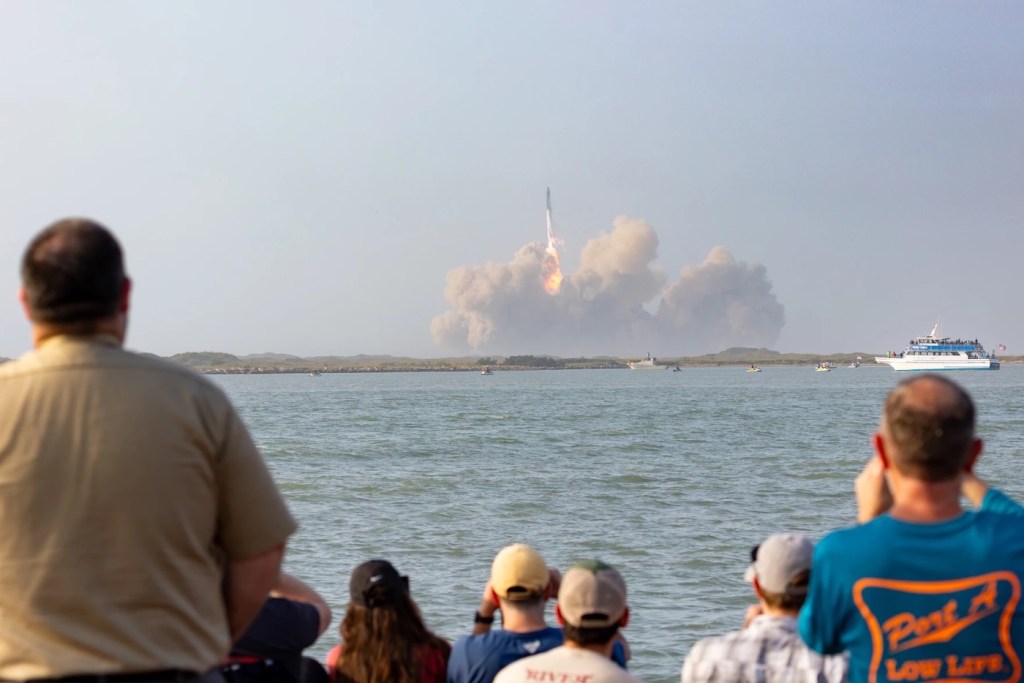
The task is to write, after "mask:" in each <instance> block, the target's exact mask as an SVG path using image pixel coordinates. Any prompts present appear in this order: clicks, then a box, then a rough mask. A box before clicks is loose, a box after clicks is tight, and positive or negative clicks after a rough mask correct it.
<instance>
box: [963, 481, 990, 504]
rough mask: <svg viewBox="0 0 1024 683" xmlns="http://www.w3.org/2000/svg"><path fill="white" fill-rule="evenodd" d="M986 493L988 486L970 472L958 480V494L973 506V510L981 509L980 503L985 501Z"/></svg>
mask: <svg viewBox="0 0 1024 683" xmlns="http://www.w3.org/2000/svg"><path fill="white" fill-rule="evenodd" d="M987 493H988V484H986V483H985V482H983V481H982V480H981V479H978V478H977V477H976V476H974V475H973V474H972V473H970V472H967V473H966V474H964V476H963V479H961V480H960V494H961V495H962V496H963V497H964V498H966V499H967V500H968V501H969V502H970V503H971V505H973V506H974V509H975V510H977V509H979V508H981V501H983V500H985V494H987Z"/></svg>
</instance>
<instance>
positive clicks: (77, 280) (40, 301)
mask: <svg viewBox="0 0 1024 683" xmlns="http://www.w3.org/2000/svg"><path fill="white" fill-rule="evenodd" d="M124 279H125V275H124V260H123V257H122V255H121V247H120V245H119V244H118V243H117V239H115V237H114V235H113V234H112V233H111V232H110V231H109V230H107V229H106V228H105V227H103V226H102V225H100V224H99V223H96V222H95V221H91V220H89V219H86V218H66V219H64V220H61V221H57V222H56V223H54V224H52V225H50V226H49V227H47V228H46V229H44V230H43V231H42V232H40V233H39V234H38V235H36V237H35V238H34V239H33V240H32V241H31V242H30V243H29V245H28V248H27V249H26V250H25V255H24V256H23V257H22V260H21V283H22V287H23V288H24V290H25V300H26V303H27V305H28V310H29V313H30V314H31V316H32V319H33V320H34V321H36V322H42V323H56V324H81V323H89V322H95V321H98V320H102V319H104V318H107V317H110V316H111V315H114V314H115V313H117V310H118V304H119V302H120V299H121V288H122V285H123V283H124Z"/></svg>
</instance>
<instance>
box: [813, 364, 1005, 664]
mask: <svg viewBox="0 0 1024 683" xmlns="http://www.w3.org/2000/svg"><path fill="white" fill-rule="evenodd" d="M974 422H975V410H974V403H973V402H972V401H971V397H970V396H969V395H968V393H967V392H966V391H964V389H963V388H961V387H960V386H959V385H957V384H956V383H954V382H953V381H951V380H949V379H946V378H945V377H942V376H940V375H933V374H928V375H921V376H917V377H913V378H911V379H909V380H907V381H904V382H902V383H900V384H899V385H898V386H897V387H896V388H895V389H893V390H892V391H891V392H890V393H889V396H888V397H887V398H886V400H885V407H884V409H883V413H882V420H881V425H880V427H879V430H878V432H877V433H876V434H875V435H874V438H873V443H874V448H875V455H874V457H872V458H871V460H870V461H869V462H868V464H867V465H866V466H865V468H864V470H863V471H862V472H861V473H860V475H859V476H858V477H857V481H856V485H855V487H854V488H855V491H856V494H857V511H858V512H857V519H858V521H859V522H860V523H861V525H860V526H856V527H852V528H849V529H843V530H840V531H834V532H832V533H831V534H828V535H827V536H826V537H825V538H823V539H822V540H821V541H820V542H819V543H818V546H817V548H816V549H815V552H814V572H813V574H812V575H811V584H810V591H809V594H808V598H807V602H806V603H805V604H804V608H803V610H802V611H801V612H800V618H799V620H798V623H799V630H800V635H801V636H802V637H803V639H804V641H805V642H806V643H807V644H808V645H809V646H810V647H811V648H813V649H814V650H816V651H818V652H821V653H826V654H828V653H837V652H842V651H844V650H845V651H849V653H850V679H851V681H854V682H855V683H862V682H864V681H872V682H882V681H910V680H947V681H949V680H959V681H983V680H989V681H994V680H1004V681H1006V680H1020V676H1021V665H1020V654H1021V653H1022V652H1024V603H1022V601H1021V588H1020V587H1021V585H1024V533H1021V530H1022V529H1024V507H1021V506H1020V505H1019V504H1018V503H1016V502H1015V501H1013V500H1011V499H1010V498H1008V497H1007V496H1005V495H1003V494H1002V493H1000V492H999V491H997V490H995V489H993V488H989V487H988V486H987V485H986V484H984V483H983V482H982V481H981V480H980V479H978V478H977V477H975V476H974V475H973V474H972V473H973V470H974V465H975V463H976V461H977V459H978V456H979V455H980V454H981V449H982V443H981V439H979V438H978V437H976V436H975V432H974ZM961 496H963V497H964V498H966V499H967V500H968V501H969V502H970V503H971V504H972V505H973V506H974V508H975V509H974V511H965V510H964V509H963V507H962V506H961Z"/></svg>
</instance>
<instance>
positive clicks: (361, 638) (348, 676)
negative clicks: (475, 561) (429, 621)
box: [327, 560, 451, 683]
mask: <svg viewBox="0 0 1024 683" xmlns="http://www.w3.org/2000/svg"><path fill="white" fill-rule="evenodd" d="M349 600H350V602H349V605H348V610H347V611H346V612H345V618H344V619H342V621H341V628H340V629H339V630H340V632H341V641H342V642H341V644H339V645H336V646H335V647H334V649H333V650H331V651H330V653H328V655H327V669H328V671H330V673H331V679H332V680H333V681H334V683H444V680H445V672H446V669H447V667H448V655H449V653H450V652H451V645H449V644H448V642H447V641H445V640H443V639H442V638H439V637H437V636H436V635H434V634H433V633H431V632H430V631H429V630H427V627H426V625H425V624H424V623H423V618H422V617H421V616H420V610H419V607H417V606H416V603H415V602H413V599H412V598H411V597H410V596H409V577H407V576H402V575H400V574H399V573H398V571H397V570H396V569H395V568H394V567H393V566H392V565H391V563H390V562H388V561H387V560H369V561H368V562H364V563H362V564H361V565H359V566H358V567H356V568H355V569H354V570H353V571H352V578H351V579H350V581H349Z"/></svg>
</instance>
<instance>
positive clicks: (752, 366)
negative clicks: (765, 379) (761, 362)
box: [747, 363, 761, 372]
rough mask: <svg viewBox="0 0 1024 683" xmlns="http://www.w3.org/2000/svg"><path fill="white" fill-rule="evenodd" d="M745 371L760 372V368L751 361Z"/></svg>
mask: <svg viewBox="0 0 1024 683" xmlns="http://www.w3.org/2000/svg"><path fill="white" fill-rule="evenodd" d="M747 372H761V368H759V367H757V366H756V365H754V364H753V363H751V364H750V367H749V368H747Z"/></svg>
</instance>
